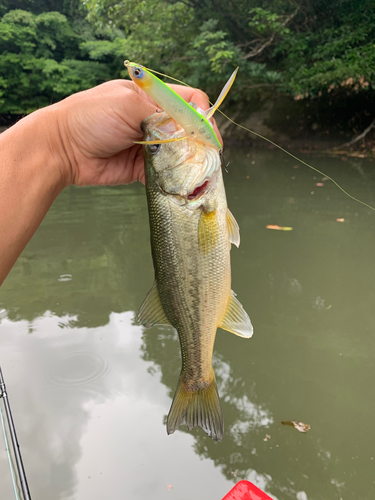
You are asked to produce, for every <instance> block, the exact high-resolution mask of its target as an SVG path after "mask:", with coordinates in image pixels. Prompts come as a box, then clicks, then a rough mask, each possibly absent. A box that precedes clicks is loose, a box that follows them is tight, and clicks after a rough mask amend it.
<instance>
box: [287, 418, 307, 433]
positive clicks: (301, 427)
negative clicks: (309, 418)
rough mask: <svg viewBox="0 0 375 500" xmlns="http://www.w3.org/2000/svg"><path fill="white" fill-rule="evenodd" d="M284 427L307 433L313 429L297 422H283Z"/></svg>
mask: <svg viewBox="0 0 375 500" xmlns="http://www.w3.org/2000/svg"><path fill="white" fill-rule="evenodd" d="M281 423H282V424H283V425H290V426H291V427H294V428H295V429H297V431H299V432H307V431H309V430H310V429H311V426H310V424H305V423H303V422H298V421H297V420H283V421H282V422H281Z"/></svg>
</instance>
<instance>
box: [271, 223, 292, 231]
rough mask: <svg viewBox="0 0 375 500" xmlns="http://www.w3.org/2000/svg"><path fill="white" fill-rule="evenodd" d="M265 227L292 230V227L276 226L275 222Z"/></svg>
mask: <svg viewBox="0 0 375 500" xmlns="http://www.w3.org/2000/svg"><path fill="white" fill-rule="evenodd" d="M266 228H267V229H275V230H276V231H292V229H293V228H292V227H288V226H278V225H277V224H268V226H266Z"/></svg>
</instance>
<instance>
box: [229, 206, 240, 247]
mask: <svg viewBox="0 0 375 500" xmlns="http://www.w3.org/2000/svg"><path fill="white" fill-rule="evenodd" d="M227 227H228V238H229V241H230V243H233V245H236V247H237V248H238V247H239V246H240V228H239V226H238V223H237V221H236V219H235V218H234V216H233V214H232V212H231V211H230V210H229V208H228V209H227Z"/></svg>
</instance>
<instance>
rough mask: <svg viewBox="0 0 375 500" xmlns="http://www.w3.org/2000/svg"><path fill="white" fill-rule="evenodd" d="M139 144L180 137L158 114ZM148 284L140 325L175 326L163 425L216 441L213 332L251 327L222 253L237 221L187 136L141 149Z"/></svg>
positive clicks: (206, 160) (214, 173) (211, 157)
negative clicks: (177, 356)
mask: <svg viewBox="0 0 375 500" xmlns="http://www.w3.org/2000/svg"><path fill="white" fill-rule="evenodd" d="M142 129H143V131H144V135H145V136H144V139H145V141H147V142H149V141H151V142H154V141H157V140H165V139H173V138H179V137H186V132H185V130H184V129H183V128H182V127H181V126H180V125H178V124H177V123H176V122H175V121H174V120H173V119H172V118H171V117H170V116H169V115H168V114H167V113H166V112H161V113H155V114H154V115H152V116H150V117H149V118H147V119H146V120H144V121H143V122H142ZM143 153H144V159H145V176H146V193H147V201H148V210H149V219H150V229H151V248H152V257H153V263H154V269H155V281H154V285H153V287H152V288H151V290H150V292H149V293H148V295H147V297H146V299H145V301H144V302H143V304H142V306H141V308H140V310H139V313H138V319H139V321H140V323H142V324H143V325H145V326H152V325H155V324H167V325H172V326H173V327H174V328H176V330H177V332H178V335H179V338H180V344H181V355H182V369H181V374H180V378H179V382H178V386H177V390H176V394H175V397H174V399H173V402H172V406H171V409H170V412H169V415H168V420H167V432H168V434H171V433H173V432H174V431H175V430H176V429H177V428H178V427H179V425H181V424H186V425H187V427H188V429H189V430H191V429H192V428H193V427H195V426H199V427H201V428H202V429H203V430H204V431H205V432H206V433H207V434H208V435H209V436H210V437H212V438H213V439H214V440H221V439H222V437H223V431H224V424H223V415H222V410H221V406H220V401H219V395H218V390H217V386H216V381H215V374H214V370H213V368H212V354H213V348H214V342H215V336H216V330H217V328H218V327H220V328H223V329H224V330H228V331H230V332H233V333H235V334H237V335H239V336H241V337H246V338H248V337H251V335H252V333H253V328H252V325H251V322H250V319H249V317H248V315H247V314H246V312H245V311H244V309H243V307H242V305H241V304H240V303H239V301H238V300H237V299H236V297H235V294H234V292H233V291H232V290H231V268H230V247H231V243H234V244H235V245H237V246H238V245H239V242H240V235H239V228H238V225H237V222H236V221H235V219H234V217H233V215H232V214H231V212H230V211H229V210H228V207H227V201H226V196H225V189H224V183H223V178H222V172H221V159H220V154H219V151H218V150H217V149H216V148H215V147H211V146H208V145H206V144H203V143H201V142H198V141H196V140H194V139H191V138H185V139H183V140H180V141H177V142H167V143H160V144H148V145H144V146H143Z"/></svg>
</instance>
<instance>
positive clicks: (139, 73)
mask: <svg viewBox="0 0 375 500" xmlns="http://www.w3.org/2000/svg"><path fill="white" fill-rule="evenodd" d="M143 75H144V71H143V69H142V68H134V76H135V77H136V78H142V76H143Z"/></svg>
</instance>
